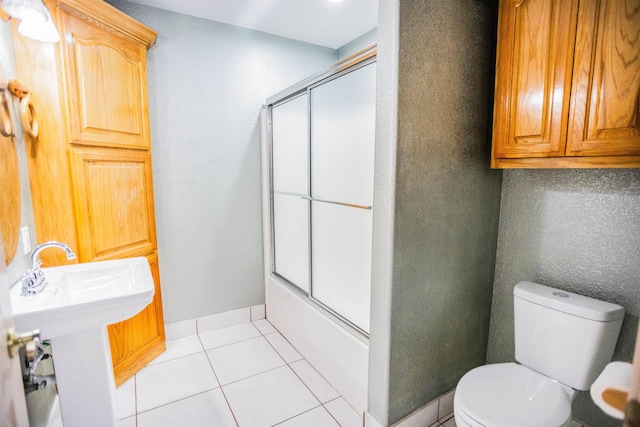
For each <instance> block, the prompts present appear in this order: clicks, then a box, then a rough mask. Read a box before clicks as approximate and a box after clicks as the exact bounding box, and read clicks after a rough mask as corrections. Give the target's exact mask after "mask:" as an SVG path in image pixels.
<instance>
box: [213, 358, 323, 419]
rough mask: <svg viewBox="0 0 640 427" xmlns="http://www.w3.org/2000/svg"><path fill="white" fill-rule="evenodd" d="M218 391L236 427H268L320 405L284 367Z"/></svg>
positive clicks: (289, 370) (290, 371)
mask: <svg viewBox="0 0 640 427" xmlns="http://www.w3.org/2000/svg"><path fill="white" fill-rule="evenodd" d="M222 388H223V390H224V392H225V394H226V396H227V399H228V401H229V405H230V406H231V410H232V411H233V413H234V415H235V417H236V420H237V421H238V424H239V426H240V427H262V426H272V425H274V424H277V423H279V422H282V421H285V420H288V419H289V418H292V417H294V416H296V415H299V414H301V413H303V412H306V411H308V410H309V409H312V408H315V407H317V406H319V405H320V402H318V399H316V398H315V397H314V396H313V395H312V394H311V392H310V391H309V390H308V389H307V387H306V386H305V385H304V384H303V383H302V381H300V379H299V378H298V377H296V375H295V374H294V373H293V371H292V370H291V369H290V368H289V367H288V366H283V367H280V368H277V369H274V370H271V371H268V372H265V373H263V374H260V375H255V376H253V377H250V378H247V379H244V380H242V381H237V382H234V383H232V384H229V385H226V386H223V387H222Z"/></svg>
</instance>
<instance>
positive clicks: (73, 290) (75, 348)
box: [10, 257, 155, 427]
mask: <svg viewBox="0 0 640 427" xmlns="http://www.w3.org/2000/svg"><path fill="white" fill-rule="evenodd" d="M42 271H43V272H44V275H45V277H46V278H47V281H48V283H49V284H48V285H47V287H46V288H44V290H43V291H42V292H41V293H39V294H37V295H31V296H27V297H23V296H22V295H20V293H21V292H22V289H21V286H20V285H16V286H14V287H13V288H12V289H11V292H10V294H11V306H12V309H13V317H14V322H15V324H16V328H17V329H18V330H19V331H29V330H33V329H40V336H41V337H42V338H43V339H47V340H50V342H51V353H52V356H53V360H54V367H55V376H56V382H57V389H58V396H59V398H60V409H61V410H62V419H63V422H64V425H65V427H86V426H89V425H90V426H92V427H113V426H114V425H116V416H115V401H116V388H115V382H114V377H113V367H112V361H111V350H110V347H109V337H108V333H107V325H109V324H111V323H116V322H120V321H122V320H126V319H128V318H130V317H131V316H133V315H135V314H136V313H138V312H139V311H141V310H142V309H143V308H144V307H146V306H147V305H149V303H151V301H152V299H153V294H154V292H155V287H154V284H153V277H152V276H151V270H150V268H149V263H148V261H147V259H146V258H144V257H139V258H127V259H119V260H113V261H99V262H87V263H84V264H73V265H67V266H61V267H51V268H43V269H42Z"/></svg>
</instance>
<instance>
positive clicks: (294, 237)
mask: <svg viewBox="0 0 640 427" xmlns="http://www.w3.org/2000/svg"><path fill="white" fill-rule="evenodd" d="M273 222H274V240H275V272H276V273H278V274H279V275H281V276H282V277H284V278H285V279H287V280H289V281H290V282H291V283H293V284H294V285H296V286H298V287H299V288H300V289H302V290H303V291H305V292H307V293H308V292H309V202H308V201H306V200H304V199H302V198H300V196H291V195H286V194H274V195H273Z"/></svg>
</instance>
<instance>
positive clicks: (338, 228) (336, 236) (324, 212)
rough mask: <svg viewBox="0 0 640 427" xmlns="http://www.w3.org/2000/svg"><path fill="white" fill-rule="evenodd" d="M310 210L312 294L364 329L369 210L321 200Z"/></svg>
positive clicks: (366, 326)
mask: <svg viewBox="0 0 640 427" xmlns="http://www.w3.org/2000/svg"><path fill="white" fill-rule="evenodd" d="M311 210H312V220H311V221H312V225H311V226H312V229H311V230H312V254H313V259H312V261H311V262H312V270H311V271H312V275H313V276H312V283H313V289H312V295H313V297H314V298H315V299H317V300H318V301H320V302H321V303H323V304H324V305H326V306H327V307H329V308H331V309H332V310H334V311H335V312H336V313H338V314H340V315H341V316H343V317H344V318H346V319H347V320H349V321H350V322H351V323H353V324H354V325H356V326H358V327H359V328H360V329H362V330H363V331H365V332H367V333H368V332H369V304H370V300H371V229H372V228H371V227H372V217H373V214H372V211H371V210H366V209H356V208H349V207H344V206H339V205H333V204H328V203H321V202H312V203H311Z"/></svg>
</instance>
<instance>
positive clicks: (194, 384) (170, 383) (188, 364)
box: [136, 353, 218, 412]
mask: <svg viewBox="0 0 640 427" xmlns="http://www.w3.org/2000/svg"><path fill="white" fill-rule="evenodd" d="M217 387H218V382H217V381H216V378H215V376H214V375H213V370H212V369H211V365H210V364H209V360H207V357H206V355H205V354H204V353H199V354H193V355H191V356H185V357H181V358H179V359H173V360H169V361H167V362H164V363H158V364H156V365H150V366H147V367H146V368H144V369H143V370H141V371H140V372H139V373H138V374H136V400H137V409H138V412H142V411H146V410H149V409H152V408H155V407H158V406H160V405H164V404H167V403H170V402H174V401H176V400H179V399H183V398H185V397H189V396H192V395H194V394H197V393H201V392H203V391H208V390H212V389H214V388H217Z"/></svg>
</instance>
